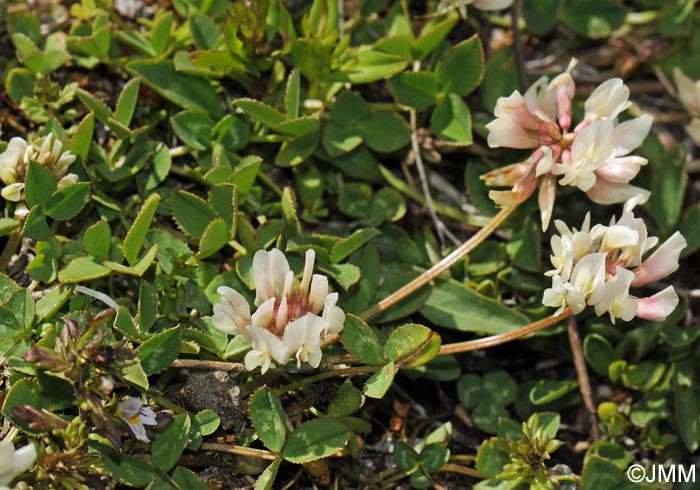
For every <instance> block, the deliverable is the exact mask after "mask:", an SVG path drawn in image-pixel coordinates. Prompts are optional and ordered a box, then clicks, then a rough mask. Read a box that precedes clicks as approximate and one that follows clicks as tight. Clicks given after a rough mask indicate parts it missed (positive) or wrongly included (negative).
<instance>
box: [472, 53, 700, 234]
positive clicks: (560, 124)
mask: <svg viewBox="0 0 700 490" xmlns="http://www.w3.org/2000/svg"><path fill="white" fill-rule="evenodd" d="M575 64H576V61H575V60H573V61H572V63H571V64H570V65H569V67H568V68H567V70H566V71H565V72H564V73H562V74H560V75H558V76H557V77H555V78H554V79H553V80H551V81H548V79H547V78H546V77H542V78H540V79H539V80H537V81H536V82H535V83H534V84H533V85H532V86H531V87H530V88H529V89H528V90H527V91H526V92H525V94H524V95H521V94H520V92H518V91H515V92H513V93H512V94H511V95H510V96H508V97H501V98H499V99H498V101H497V102H496V108H495V110H494V115H495V116H496V118H495V119H494V120H493V121H492V122H490V123H489V124H487V125H486V128H487V129H488V130H489V135H488V144H489V146H491V147H492V148H496V147H507V148H516V149H532V154H531V155H530V157H529V158H527V159H526V160H524V161H523V162H520V163H517V164H513V165H508V166H505V167H503V168H500V169H496V170H493V171H491V172H489V173H487V174H485V175H483V176H482V177H481V178H482V179H483V180H484V181H485V182H486V185H488V186H498V187H511V189H510V190H508V191H495V190H494V191H490V192H489V197H490V198H491V199H492V200H493V201H494V202H495V203H496V204H497V205H499V206H511V205H516V204H519V203H521V202H523V201H525V200H526V199H527V198H528V197H530V195H532V193H533V192H534V191H535V189H537V187H539V188H540V192H539V195H538V204H539V208H540V219H541V222H542V228H543V229H546V228H547V227H548V226H549V221H550V219H551V216H552V211H553V207H554V202H555V198H556V184H555V182H556V180H555V178H557V177H558V182H559V184H560V185H570V186H575V187H578V188H579V189H580V190H582V191H583V192H585V193H586V194H587V195H588V197H589V198H590V199H591V200H592V201H594V202H596V203H599V204H613V203H619V202H624V201H626V200H628V199H630V198H633V197H634V196H636V195H638V194H643V193H647V194H648V192H647V191H645V190H643V189H640V188H638V187H634V186H632V185H630V181H631V180H632V179H633V178H634V177H636V175H637V174H638V173H639V169H640V168H641V167H642V166H643V165H646V163H647V160H646V159H645V158H642V157H638V156H635V155H630V153H631V152H632V151H633V150H635V149H637V148H639V146H641V144H642V141H643V140H644V138H645V137H646V135H647V134H648V133H649V131H650V129H651V122H652V118H651V116H648V115H644V116H641V117H638V118H635V119H631V120H629V121H625V122H623V123H618V121H617V117H618V116H619V115H620V113H622V112H623V111H625V110H626V109H627V108H629V106H630V105H631V102H630V101H629V89H628V88H627V86H626V85H625V84H624V82H623V81H622V80H620V79H619V78H614V79H611V80H608V81H606V82H604V83H602V84H601V85H600V86H599V87H597V88H596V90H594V91H593V93H592V94H591V95H590V96H589V97H588V99H587V100H586V102H585V104H584V106H585V116H584V118H583V120H582V121H580V122H579V123H578V124H576V125H575V126H573V124H572V123H573V121H572V118H573V112H572V99H573V97H574V94H575V91H576V85H575V83H574V80H573V78H572V76H571V70H572V69H573V68H574V66H575ZM698 125H699V126H700V121H699V122H698ZM572 126H573V129H571V128H572Z"/></svg>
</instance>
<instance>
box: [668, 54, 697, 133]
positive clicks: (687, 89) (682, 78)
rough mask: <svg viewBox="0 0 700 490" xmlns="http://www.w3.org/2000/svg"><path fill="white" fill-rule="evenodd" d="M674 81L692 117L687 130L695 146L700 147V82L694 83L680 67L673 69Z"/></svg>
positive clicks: (684, 105)
mask: <svg viewBox="0 0 700 490" xmlns="http://www.w3.org/2000/svg"><path fill="white" fill-rule="evenodd" d="M673 79H674V80H675V82H676V88H678V98H679V99H680V100H681V104H683V107H685V110H686V111H688V114H690V116H691V117H692V120H691V121H690V124H688V125H687V126H686V127H685V130H686V131H687V132H688V135H689V136H690V137H691V138H692V139H693V141H694V142H695V144H696V145H699V146H700V80H697V81H695V82H693V81H692V80H691V79H690V78H688V77H687V76H686V75H685V73H683V72H682V71H681V70H680V68H678V67H676V68H674V69H673Z"/></svg>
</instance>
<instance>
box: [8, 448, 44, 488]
mask: <svg viewBox="0 0 700 490" xmlns="http://www.w3.org/2000/svg"><path fill="white" fill-rule="evenodd" d="M36 456H37V453H36V446H34V444H32V443H29V444H27V445H26V446H24V447H21V448H19V449H15V445H14V444H12V442H11V441H9V440H7V439H5V440H3V441H0V485H9V484H10V482H11V481H12V480H14V478H15V477H16V476H17V475H18V474H20V473H22V472H23V471H24V470H26V469H27V468H29V467H30V466H31V465H33V464H34V461H36Z"/></svg>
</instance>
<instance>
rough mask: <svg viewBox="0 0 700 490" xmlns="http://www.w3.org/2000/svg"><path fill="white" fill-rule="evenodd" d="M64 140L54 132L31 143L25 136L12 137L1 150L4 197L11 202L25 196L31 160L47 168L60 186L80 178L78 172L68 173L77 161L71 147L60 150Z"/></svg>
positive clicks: (1, 176)
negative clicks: (66, 149) (76, 173)
mask: <svg viewBox="0 0 700 490" xmlns="http://www.w3.org/2000/svg"><path fill="white" fill-rule="evenodd" d="M62 149H63V143H62V142H61V140H60V139H58V138H54V136H53V134H52V133H49V134H48V135H46V136H44V137H43V138H38V139H36V140H34V141H33V142H32V143H28V142H27V141H26V140H25V139H24V138H19V137H15V138H12V139H10V141H9V143H8V145H7V148H6V149H5V151H4V152H3V153H2V154H0V180H2V182H3V183H4V184H5V187H4V188H3V189H2V191H0V194H1V195H2V197H3V198H5V199H6V200H8V201H12V202H19V201H21V200H22V199H23V193H24V179H25V177H26V175H27V168H28V167H29V163H30V162H35V163H38V164H39V165H41V166H42V167H44V168H46V169H47V170H48V171H49V172H51V175H53V177H54V179H56V181H57V182H58V187H59V188H60V187H65V186H66V185H70V184H74V183H76V182H77V181H78V176H77V175H75V174H67V172H68V168H69V167H70V166H71V164H72V163H73V162H74V161H75V155H73V154H72V153H71V152H70V151H64V152H61V150H62Z"/></svg>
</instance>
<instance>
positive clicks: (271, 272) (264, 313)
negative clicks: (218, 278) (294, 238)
mask: <svg viewBox="0 0 700 490" xmlns="http://www.w3.org/2000/svg"><path fill="white" fill-rule="evenodd" d="M314 262H315V252H314V251H313V249H309V250H307V251H306V254H305V262H304V272H303V274H302V277H301V280H300V281H299V282H298V284H296V285H295V279H294V271H292V269H291V267H290V266H289V262H288V261H287V258H286V257H285V255H284V253H283V252H282V251H280V250H278V249H273V250H270V251H269V252H268V251H266V250H259V251H258V252H256V254H255V256H254V257H253V271H252V272H253V282H254V284H255V289H256V296H255V306H256V307H257V309H256V310H255V312H254V313H253V314H252V315H251V309H250V305H249V304H248V302H247V300H246V299H245V298H244V297H243V295H241V294H240V293H238V292H237V291H235V290H233V289H231V288H229V287H226V286H221V287H219V289H217V292H218V293H219V295H220V296H221V301H220V302H219V303H217V304H216V305H214V314H213V316H212V325H213V326H214V327H216V328H217V329H219V330H221V331H223V332H226V333H227V334H229V335H237V336H241V337H242V338H243V340H245V341H247V342H252V350H251V351H250V352H249V353H248V355H246V358H245V365H246V367H247V368H248V369H254V368H255V367H257V366H261V367H262V368H263V372H264V371H267V369H269V367H270V364H271V363H272V361H275V362H277V363H278V364H281V365H284V364H286V363H287V361H288V359H289V356H290V355H292V354H294V355H296V356H297V362H298V363H300V362H309V364H311V365H312V366H313V367H317V366H318V363H317V362H316V361H317V359H318V360H319V362H320V356H319V354H320V341H321V338H322V337H324V338H325V337H326V336H327V335H328V334H330V333H338V332H340V331H341V330H342V329H343V324H344V323H345V313H344V312H343V310H342V309H341V308H340V307H338V306H336V303H337V301H338V293H332V292H331V291H330V285H329V282H328V278H327V277H326V276H324V275H322V274H314V273H313V270H314ZM301 320H303V322H302V321H301ZM309 322H313V323H309ZM307 324H308V325H311V324H313V325H314V328H309V329H307V330H305V332H315V333H314V335H316V337H317V338H316V340H317V341H318V342H316V343H315V344H313V345H316V344H318V346H319V350H318V351H316V350H314V349H311V347H310V346H311V345H312V344H311V343H309V341H308V339H307V340H305V341H304V342H305V343H304V345H305V346H306V347H304V348H303V349H302V350H301V351H300V350H299V345H297V342H296V340H298V338H299V334H298V331H297V330H298V329H299V328H300V327H299V326H298V325H307ZM292 325H297V326H295V327H294V329H293V330H292V332H291V333H289V334H288V333H287V330H288V329H289V328H291V327H292ZM319 325H320V327H319ZM305 335H307V334H305ZM308 335H310V334H308ZM305 338H306V337H305ZM288 339H292V340H294V342H292V340H289V342H292V343H289V342H288V341H287V340H288ZM307 347H308V348H307ZM297 354H298V355H297ZM307 360H308V361H307Z"/></svg>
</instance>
